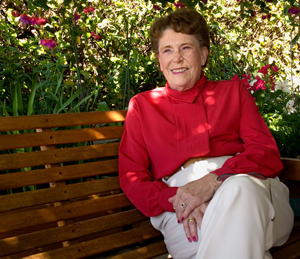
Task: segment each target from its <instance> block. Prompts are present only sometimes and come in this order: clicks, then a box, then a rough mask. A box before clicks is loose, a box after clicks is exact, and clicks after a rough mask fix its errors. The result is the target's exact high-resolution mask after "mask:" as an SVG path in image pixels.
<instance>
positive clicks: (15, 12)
mask: <svg viewBox="0 0 300 259" xmlns="http://www.w3.org/2000/svg"><path fill="white" fill-rule="evenodd" d="M11 14H12V15H13V16H14V17H19V16H20V13H19V12H18V11H11Z"/></svg>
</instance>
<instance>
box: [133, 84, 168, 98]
mask: <svg viewBox="0 0 300 259" xmlns="http://www.w3.org/2000/svg"><path fill="white" fill-rule="evenodd" d="M165 95H166V87H157V88H154V89H151V90H147V91H144V92H140V93H138V94H136V95H135V96H134V97H133V98H134V99H136V100H141V99H153V98H159V97H163V96H165Z"/></svg>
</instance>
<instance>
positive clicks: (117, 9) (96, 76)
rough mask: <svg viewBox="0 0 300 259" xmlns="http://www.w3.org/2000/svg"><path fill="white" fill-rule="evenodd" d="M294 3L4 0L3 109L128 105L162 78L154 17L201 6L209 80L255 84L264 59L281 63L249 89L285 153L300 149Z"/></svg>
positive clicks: (299, 58) (0, 50) (0, 31)
mask: <svg viewBox="0 0 300 259" xmlns="http://www.w3.org/2000/svg"><path fill="white" fill-rule="evenodd" d="M297 4H298V3H297V1H295V0H287V1H278V0H252V1H243V0H241V1H236V0H232V1H225V0H218V1H211V0H201V1H196V0H195V1H194V0H193V1H182V2H181V3H180V2H178V1H176V2H175V3H171V2H167V1H164V0H163V1H155V0H152V2H151V1H143V0H139V1H126V2H124V1H116V0H105V1H100V0H95V1H93V2H92V1H88V0H80V1H72V0H48V1H46V0H31V1H18V0H16V1H2V3H1V4H0V5H1V10H2V12H1V13H0V18H1V19H0V58H1V61H0V78H1V80H0V98H1V99H0V100H1V103H0V113H1V115H2V116H3V115H5V116H10V115H30V114H46V113H61V112H79V111H93V110H98V109H100V110H101V109H103V107H104V106H105V105H104V106H103V104H105V103H107V104H108V106H109V108H110V109H123V108H125V107H126V106H127V104H128V101H129V99H130V98H131V97H132V96H133V95H135V94H137V93H138V92H141V91H145V90H149V89H152V88H154V87H157V86H161V85H163V84H164V83H165V79H164V77H163V75H162V73H160V71H159V70H158V69H157V65H156V63H155V57H154V55H153V54H152V53H151V46H150V41H149V28H150V25H151V23H152V21H153V20H154V19H155V17H158V16H161V15H164V14H166V13H167V12H168V11H170V10H175V9H176V8H184V7H185V5H187V6H188V7H191V8H195V9H196V10H198V11H199V12H201V13H202V15H203V16H204V17H205V18H206V20H207V21H208V24H209V27H210V36H211V58H210V63H209V66H208V68H206V70H205V74H206V76H207V77H208V79H210V80H222V79H231V78H233V77H234V76H235V75H236V77H239V78H241V79H242V80H244V79H246V78H245V77H243V76H242V75H245V76H247V77H248V79H247V80H248V81H247V82H248V83H249V84H250V83H251V84H254V81H255V80H257V79H256V77H257V76H261V73H260V72H259V70H260V69H261V68H262V67H264V66H266V65H270V66H271V67H273V66H276V67H278V69H279V70H278V73H277V74H276V80H275V79H274V82H270V81H267V80H266V79H262V78H261V79H262V80H263V81H264V82H266V83H267V84H269V86H268V87H267V88H266V89H258V90H257V91H254V90H253V89H252V94H253V96H254V97H255V98H256V102H257V104H258V106H259V107H260V112H261V113H262V114H263V116H264V118H265V120H266V122H267V124H268V125H269V128H270V130H271V131H272V133H273V135H274V136H275V138H276V140H277V143H278V145H279V148H280V149H281V152H282V154H284V155H285V154H286V155H288V156H295V155H299V149H298V148H297V147H299V146H300V145H299V144H300V143H297V142H296V141H294V142H293V143H295V145H294V146H293V145H288V144H287V143H288V141H289V140H290V139H293V138H294V139H299V138H298V135H297V134H298V132H297V127H298V126H299V88H297V85H299V84H300V83H299V81H297V78H298V79H299V78H300V54H299V41H298V39H299V35H300V32H299V14H297V10H298V9H299V6H297ZM297 8H298V9H297ZM249 75H250V77H249ZM283 82H286V83H285V85H290V87H288V88H285V90H277V89H275V90H272V89H271V87H272V84H271V83H274V84H277V85H280V84H282V83H283ZM273 86H274V85H273ZM287 89H289V91H292V92H291V93H288V92H287V91H286V90H287ZM250 90H251V89H250ZM292 102H293V105H292V106H291V104H292ZM105 107H106V106H105ZM287 107H292V108H293V109H294V110H293V109H292V110H290V111H288V110H287ZM297 145H298V146H297Z"/></svg>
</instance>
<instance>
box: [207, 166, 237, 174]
mask: <svg viewBox="0 0 300 259" xmlns="http://www.w3.org/2000/svg"><path fill="white" fill-rule="evenodd" d="M211 173H214V174H216V175H218V176H220V175H223V174H235V172H234V171H233V170H232V169H231V168H229V167H221V168H219V169H217V170H215V171H212V172H211Z"/></svg>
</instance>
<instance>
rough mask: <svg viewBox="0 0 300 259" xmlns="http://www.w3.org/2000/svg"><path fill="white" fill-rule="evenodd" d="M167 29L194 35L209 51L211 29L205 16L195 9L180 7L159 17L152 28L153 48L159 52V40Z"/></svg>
mask: <svg viewBox="0 0 300 259" xmlns="http://www.w3.org/2000/svg"><path fill="white" fill-rule="evenodd" d="M166 29H172V30H173V31H175V32H180V33H184V34H189V35H194V36H195V37H196V39H197V40H198V42H199V45H200V47H206V48H207V50H208V53H209V50H210V42H209V31H208V27H207V23H206V21H205V20H204V18H203V16H202V15H201V14H200V13H198V12H197V11H195V10H193V9H188V8H180V9H178V10H176V11H174V12H171V13H169V14H168V15H167V16H163V17H160V18H157V19H156V20H155V21H154V22H153V23H152V25H151V28H150V39H151V45H152V50H153V52H154V53H155V54H158V50H159V40H160V38H161V37H162V34H163V33H164V31H165V30H166Z"/></svg>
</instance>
